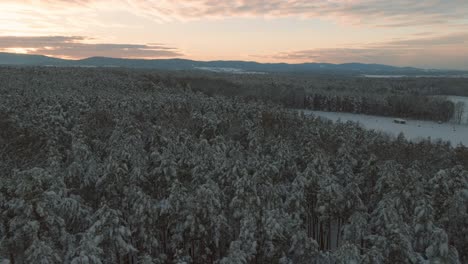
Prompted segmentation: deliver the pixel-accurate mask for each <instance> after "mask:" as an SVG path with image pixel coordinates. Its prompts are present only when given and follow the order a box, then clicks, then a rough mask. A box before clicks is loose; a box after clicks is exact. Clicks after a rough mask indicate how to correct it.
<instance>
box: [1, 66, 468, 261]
mask: <svg viewBox="0 0 468 264" xmlns="http://www.w3.org/2000/svg"><path fill="white" fill-rule="evenodd" d="M0 73H1V74H0V157H1V158H0V173H1V174H0V179H1V180H0V262H2V261H5V262H7V261H9V263H15V264H18V263H72V264H84V263H89V264H101V263H102V264H104V263H122V264H123V263H226V264H227V263H285V264H286V263H288V264H289V263H317V264H322V263H333V264H338V263H369V264H370V263H377V264H378V263H467V262H468V212H467V204H468V172H467V171H466V166H467V163H468V161H467V159H466V157H468V150H467V149H466V148H464V147H459V148H452V147H451V146H450V145H448V144H442V143H439V144H432V143H430V142H428V141H422V142H420V143H418V144H414V143H410V142H407V141H405V140H404V138H398V139H396V140H391V139H390V138H388V137H386V136H385V135H381V134H378V133H376V132H373V131H366V130H364V129H362V128H360V127H359V126H358V125H355V124H352V123H337V124H334V123H332V122H326V121H323V120H320V119H315V118H310V117H305V116H303V115H298V114H296V113H292V112H290V111H287V110H284V109H282V108H280V107H278V106H275V105H269V104H265V103H262V102H248V101H244V100H241V99H238V98H224V97H216V96H215V97H207V96H206V95H203V94H201V93H196V92H193V91H191V90H190V89H189V88H187V87H180V86H177V85H174V86H171V87H168V86H165V85H162V84H161V83H160V82H159V81H158V77H157V76H156V75H154V74H151V73H147V72H146V73H144V72H130V71H124V70H111V69H55V68H18V69H17V68H2V69H0Z"/></svg>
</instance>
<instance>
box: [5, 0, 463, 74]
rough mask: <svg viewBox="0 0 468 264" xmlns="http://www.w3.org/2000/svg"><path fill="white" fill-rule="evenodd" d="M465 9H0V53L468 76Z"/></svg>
mask: <svg viewBox="0 0 468 264" xmlns="http://www.w3.org/2000/svg"><path fill="white" fill-rule="evenodd" d="M467 18H468V1H465V0H433V1H412V0H395V1H391V2H390V1H384V0H321V1H319V0H294V1H293V0H270V1H266V0H250V1H247V0H234V1H224V0H219V1H215V0H190V1H189V0H178V1H175V0H174V1H170V0H121V1H119V0H71V1H70V0H69V1H66V0H42V1H41V0H2V2H1V3H0V52H13V53H22V54H41V55H46V56H52V57H58V58H67V59H81V58H87V57H93V56H106V57H116V58H142V59H157V58H185V59H193V60H205V61H206V60H248V61H259V62H287V63H302V62H328V63H346V62H361V63H379V64H388V65H396V66H414V67H421V68H441V69H447V68H448V69H467V70H468V19H467Z"/></svg>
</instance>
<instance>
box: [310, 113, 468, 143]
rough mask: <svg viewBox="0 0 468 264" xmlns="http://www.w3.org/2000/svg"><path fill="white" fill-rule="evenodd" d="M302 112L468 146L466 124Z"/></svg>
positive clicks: (417, 138)
mask: <svg viewBox="0 0 468 264" xmlns="http://www.w3.org/2000/svg"><path fill="white" fill-rule="evenodd" d="M304 113H305V114H313V115H316V116H319V117H323V118H327V119H330V120H332V121H337V120H338V119H340V120H341V121H342V122H346V121H353V122H357V123H359V124H361V125H362V126H363V127H365V128H367V129H373V130H376V131H381V132H385V133H389V134H391V135H394V136H397V135H398V134H399V133H400V132H403V134H404V135H405V137H406V138H407V139H410V140H413V141H418V140H420V139H424V138H429V137H430V138H431V139H432V140H436V139H442V140H444V141H450V142H451V143H452V145H454V146H456V145H458V144H459V143H461V144H463V145H465V146H468V126H465V125H454V124H448V123H443V124H438V123H436V122H430V121H420V120H407V123H406V124H396V123H394V122H393V120H394V119H395V118H392V117H381V116H370V115H361V114H351V113H336V112H321V111H310V110H304Z"/></svg>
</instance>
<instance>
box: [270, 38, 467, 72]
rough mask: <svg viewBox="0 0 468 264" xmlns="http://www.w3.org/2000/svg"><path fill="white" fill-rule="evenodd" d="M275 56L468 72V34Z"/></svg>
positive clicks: (276, 55)
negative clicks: (465, 70) (464, 70)
mask: <svg viewBox="0 0 468 264" xmlns="http://www.w3.org/2000/svg"><path fill="white" fill-rule="evenodd" d="M271 57H272V58H273V59H275V60H279V61H289V62H292V61H294V62H298V61H301V62H310V61H317V62H324V61H326V62H332V63H343V62H365V63H381V64H392V65H400V66H408V65H414V66H418V67H425V68H435V67H442V68H452V69H457V68H458V69H468V33H454V34H447V35H441V36H430V37H419V38H408V39H400V40H392V41H386V42H379V43H370V44H364V45H360V46H357V47H351V48H321V49H310V50H295V51H289V52H280V53H277V54H274V55H271Z"/></svg>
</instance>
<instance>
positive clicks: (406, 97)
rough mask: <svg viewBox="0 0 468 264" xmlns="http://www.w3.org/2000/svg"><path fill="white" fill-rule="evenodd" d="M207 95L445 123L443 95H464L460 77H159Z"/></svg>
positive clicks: (450, 111)
mask: <svg viewBox="0 0 468 264" xmlns="http://www.w3.org/2000/svg"><path fill="white" fill-rule="evenodd" d="M159 78H160V79H162V80H163V81H164V82H165V83H167V84H168V85H169V86H174V85H175V84H179V85H180V84H182V86H188V87H191V89H193V90H195V91H201V92H203V93H205V94H207V95H215V94H217V95H225V96H242V97H245V98H255V99H259V100H268V101H272V102H276V103H279V104H282V105H283V106H285V107H289V108H298V109H302V108H306V109H312V110H319V111H332V112H350V113H359V114H369V115H379V116H393V117H403V118H412V119H419V120H432V121H442V122H447V121H449V120H451V119H452V118H453V117H454V115H455V112H456V107H455V104H454V103H452V102H451V101H449V100H446V99H445V98H444V96H445V95H467V96H468V94H467V91H468V86H467V83H468V82H466V79H463V78H440V77H439V78H387V79H379V78H364V77H349V76H348V77H342V76H333V77H331V76H328V75H311V76H308V75H307V76H303V75H298V74H296V75H292V74H290V75H287V74H276V75H274V74H267V75H261V74H260V75H259V74H253V75H234V76H233V75H227V74H213V73H211V74H207V73H200V72H196V73H194V72H182V73H173V72H171V73H168V74H161V75H160V76H159Z"/></svg>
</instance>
